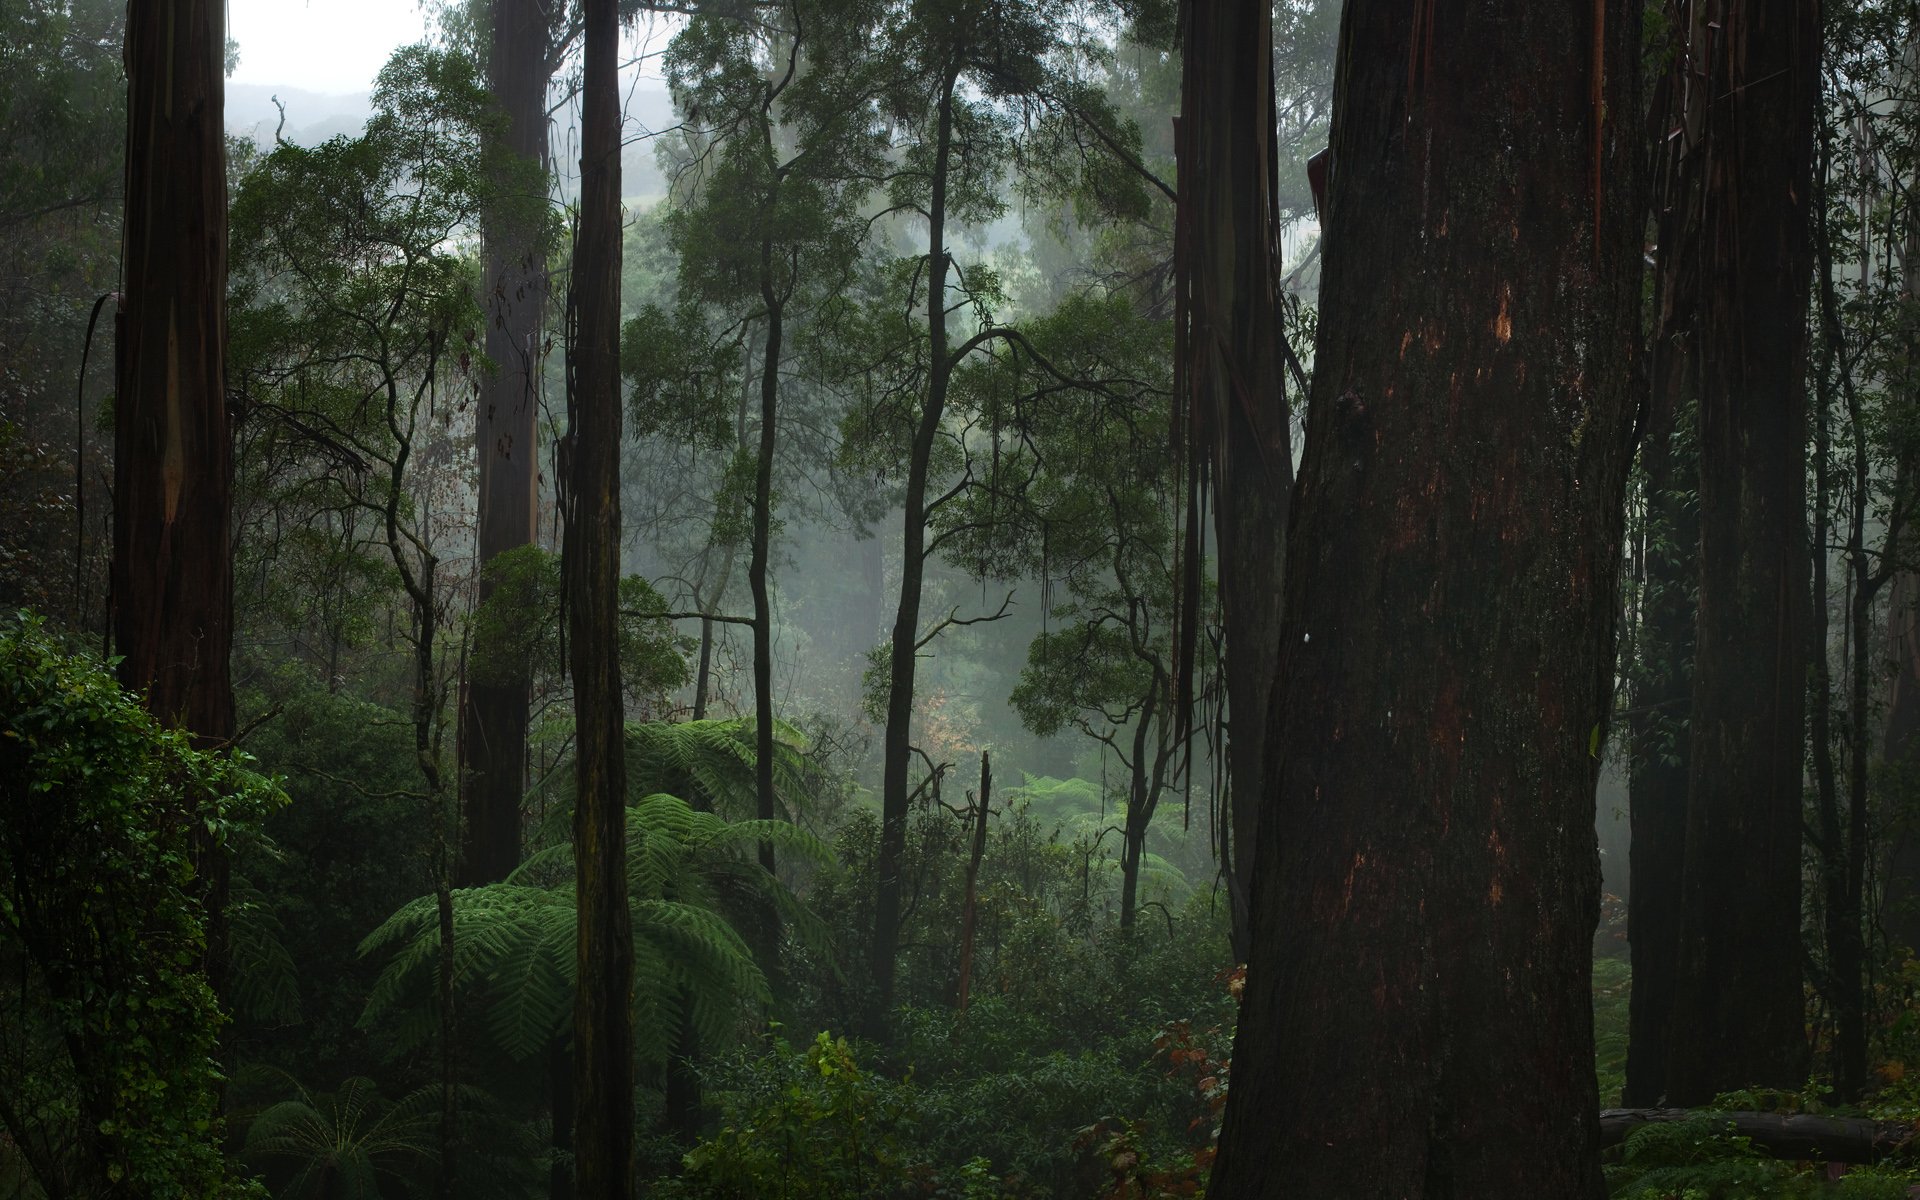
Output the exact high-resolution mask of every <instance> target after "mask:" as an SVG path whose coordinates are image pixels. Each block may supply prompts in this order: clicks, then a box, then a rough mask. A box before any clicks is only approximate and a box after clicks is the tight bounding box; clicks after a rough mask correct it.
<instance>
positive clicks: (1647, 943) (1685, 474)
mask: <svg viewBox="0 0 1920 1200" xmlns="http://www.w3.org/2000/svg"><path fill="white" fill-rule="evenodd" d="M1697 16H1698V14H1697V13H1688V12H1684V11H1679V12H1676V14H1675V19H1676V22H1678V21H1685V20H1688V19H1691V18H1695V17H1697ZM1686 33H1687V30H1686V27H1685V26H1681V27H1680V33H1679V34H1678V35H1676V37H1677V38H1678V39H1680V40H1684V38H1685V35H1686ZM1694 36H1701V35H1700V33H1699V31H1698V30H1697V29H1696V30H1695V31H1694ZM1686 72H1687V60H1686V58H1685V57H1684V56H1683V55H1676V56H1675V61H1674V65H1673V67H1672V71H1671V73H1670V74H1669V75H1668V76H1667V77H1666V78H1665V79H1663V80H1662V81H1661V85H1660V87H1659V89H1658V98H1657V99H1656V102H1655V104H1654V111H1655V112H1656V113H1658V114H1660V116H1659V118H1658V120H1659V123H1660V127H1662V128H1666V129H1671V128H1673V127H1675V126H1676V125H1677V126H1679V127H1680V128H1681V129H1683V130H1684V134H1683V136H1682V137H1679V138H1675V139H1671V140H1670V141H1669V142H1667V143H1666V145H1665V147H1664V149H1665V151H1666V152H1665V153H1664V154H1663V156H1662V157H1661V160H1660V162H1659V166H1658V171H1659V175H1658V177H1657V179H1656V180H1655V189H1656V192H1655V194H1656V196H1657V197H1658V201H1657V213H1658V217H1657V219H1658V237H1659V249H1658V263H1657V266H1656V278H1655V281H1654V318H1653V337H1652V345H1651V346H1650V348H1649V349H1650V353H1649V359H1650V361H1651V372H1650V374H1651V377H1652V378H1651V397H1650V402H1649V406H1648V420H1647V428H1646V431H1645V433H1644V435H1643V437H1642V441H1641V444H1640V466H1641V475H1642V479H1643V483H1644V486H1645V489H1646V522H1645V529H1644V531H1643V534H1644V541H1643V546H1642V550H1641V555H1640V561H1641V573H1642V577H1641V581H1640V583H1641V587H1640V612H1639V626H1638V629H1637V636H1636V639H1635V652H1636V656H1637V662H1636V668H1637V669H1636V671H1635V673H1634V682H1635V688H1634V694H1633V700H1632V706H1631V711H1632V715H1631V716H1630V717H1629V718H1628V735H1629V742H1630V746H1631V751H1630V752H1631V755H1632V758H1631V761H1630V763H1629V767H1628V771H1629V775H1628V781H1627V789H1628V790H1627V794H1628V811H1629V819H1630V826H1631V835H1630V836H1631V839H1632V840H1631V843H1630V845H1629V848H1628V876H1629V882H1630V887H1631V890H1630V891H1629V893H1628V897H1627V945H1628V952H1629V954H1630V956H1631V960H1632V967H1633V990H1632V994H1631V996H1630V998H1629V1001H1628V1019H1627V1025H1628V1038H1627V1071H1626V1087H1625V1089H1624V1091H1623V1094H1622V1099H1623V1101H1624V1102H1625V1103H1628V1104H1636V1105H1652V1104H1658V1103H1660V1101H1661V1099H1662V1097H1663V1096H1665V1094H1666V1071H1667V1030H1668V1025H1669V1023H1670V1022H1671V1020H1672V1016H1673V981H1674V969H1675V966H1676V964H1677V959H1678V955H1679V946H1680V895H1681V890H1680V881H1681V872H1682V870H1683V868H1684V864H1685V860H1686V842H1687V780H1688V769H1687V762H1688V756H1689V752H1690V749H1691V745H1692V742H1691V738H1690V736H1689V734H1688V731H1687V725H1688V716H1689V714H1690V712H1691V710H1692V705H1693V626H1694V613H1695V608H1696V597H1697V587H1698V581H1699V552H1700V518H1699V509H1698V505H1697V497H1696V496H1695V494H1694V489H1695V486H1696V484H1697V482H1698V480H1699V455H1698V440H1699V435H1698V426H1699V406H1698V402H1697V399H1696V397H1695V395H1694V389H1695V386H1696V384H1697V382H1698V379H1699V362H1698V357H1697V353H1696V347H1697V338H1698V330H1697V322H1698V313H1699V298H1700V274H1699V265H1700V243H1699V238H1700V216H1701V214H1700V196H1701V171H1700V160H1701V155H1700V154H1699V153H1698V152H1697V148H1698V147H1699V145H1700V140H1701V132H1702V122H1703V120H1704V114H1703V113H1702V112H1701V110H1700V106H1699V105H1698V104H1691V105H1690V104H1688V98H1689V97H1692V96H1696V95H1697V92H1695V91H1694V90H1693V89H1692V88H1691V87H1690V86H1689V84H1690V80H1689V77H1688V75H1687V73H1686ZM1601 1099H1602V1100H1603V1101H1605V1100H1608V1099H1610V1097H1604V1096H1603V1097H1601Z"/></svg>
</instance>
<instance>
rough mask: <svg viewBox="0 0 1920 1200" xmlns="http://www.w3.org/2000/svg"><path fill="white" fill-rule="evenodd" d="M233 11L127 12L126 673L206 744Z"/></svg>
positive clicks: (200, 863)
mask: <svg viewBox="0 0 1920 1200" xmlns="http://www.w3.org/2000/svg"><path fill="white" fill-rule="evenodd" d="M226 46H227V37H226V10H225V9H224V7H222V6H221V5H220V4H218V3H216V2H215V0H179V2H177V3H160V2H159V0H133V3H132V4H131V5H130V6H129V8H128V10H127V48H126V62H127V178H126V220H125V223H124V226H123V234H122V236H123V238H124V239H125V241H124V249H123V253H122V258H121V277H122V279H123V281H124V283H123V286H124V289H125V294H124V298H123V300H122V303H121V310H120V315H119V320H118V326H117V332H118V338H117V341H118V346H117V354H116V363H115V366H116V370H115V399H114V422H113V426H114V459H113V498H114V502H113V562H112V580H113V633H114V645H115V649H116V651H117V652H118V653H119V654H120V655H121V656H122V657H121V660H120V682H121V684H122V685H124V686H125V687H127V688H129V689H132V690H136V691H140V690H144V691H145V692H146V694H147V707H148V709H150V710H151V711H152V712H153V714H154V715H155V716H157V717H159V718H160V720H162V721H164V722H166V723H167V724H169V725H181V726H184V727H185V728H186V729H187V730H188V731H189V732H191V733H192V734H193V736H194V740H195V741H196V742H197V743H198V744H199V745H201V746H214V745H219V744H222V743H224V742H226V741H227V740H228V739H229V738H231V737H232V736H233V732H234V721H233V684H232V681H231V679H230V678H229V676H228V660H229V657H230V655H231V653H232V647H233V552H232V545H231V539H230V532H229V526H230V522H231V516H230V513H231V509H232V492H233V438H232V436H231V434H230V433H229V431H228V427H227V397H226V349H227V321H226V311H227V144H226V128H225V124H224V121H225V106H226V85H225V75H224V74H223V71H222V68H223V66H224V64H225V61H226ZM194 853H195V858H196V859H197V862H196V864H195V869H196V871H197V872H198V873H199V875H200V878H201V881H202V892H201V896H202V899H203V901H204V902H205V904H206V907H207V948H206V954H205V960H204V961H205V966H206V969H207V975H208V978H209V980H210V981H211V983H212V984H213V987H214V990H215V992H216V993H217V994H221V995H224V994H225V982H226V979H225V977H226V968H227V921H226V902H227V876H228V864H227V856H226V851H225V850H224V849H223V848H222V847H221V846H220V845H219V844H218V843H217V842H216V840H215V839H214V837H213V836H212V835H211V834H209V833H207V832H205V831H204V830H202V831H200V832H197V833H196V835H195V839H194Z"/></svg>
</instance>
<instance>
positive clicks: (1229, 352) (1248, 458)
mask: <svg viewBox="0 0 1920 1200" xmlns="http://www.w3.org/2000/svg"><path fill="white" fill-rule="evenodd" d="M1185 17H1186V23H1187V27H1186V40H1185V46H1186V62H1187V63H1188V64H1190V65H1191V67H1192V69H1190V70H1188V71H1186V73H1185V75H1184V77H1183V79H1182V85H1181V89H1182V95H1181V105H1180V107H1181V114H1182V116H1181V127H1180V141H1181V143H1182V145H1181V149H1182V158H1183V160H1184V161H1183V162H1182V164H1181V171H1180V200H1179V205H1180V220H1181V224H1182V227H1183V228H1182V233H1181V241H1182V243H1183V245H1182V247H1181V253H1180V255H1179V257H1180V259H1181V262H1182V265H1183V269H1184V273H1185V274H1186V276H1187V279H1186V280H1185V282H1184V287H1183V291H1184V292H1185V293H1186V321H1185V325H1186V328H1184V329H1182V330H1181V331H1180V334H1181V337H1182V340H1183V344H1182V346H1181V350H1180V353H1181V355H1182V361H1183V365H1184V369H1185V371H1186V375H1187V379H1188V382H1189V386H1190V387H1191V389H1192V396H1191V404H1192V406H1193V407H1192V419H1191V422H1190V428H1191V430H1192V436H1193V437H1194V439H1195V440H1196V442H1197V443H1198V442H1202V441H1204V445H1196V446H1195V450H1196V452H1198V453H1204V454H1205V455H1206V456H1207V458H1208V461H1209V467H1210V470H1211V472H1212V477H1213V493H1214V519H1215V524H1216V525H1217V527H1218V531H1219V538H1220V546H1219V553H1218V560H1219V564H1220V568H1219V570H1220V603H1221V609H1222V612H1223V616H1224V625H1225V633H1226V645H1227V654H1228V657H1227V664H1228V665H1227V671H1226V683H1227V706H1228V721H1229V726H1228V728H1229V738H1228V751H1227V771H1228V787H1227V797H1228V814H1227V815H1228V828H1227V830H1226V831H1225V836H1224V837H1223V838H1222V839H1221V844H1222V845H1223V847H1225V850H1226V853H1225V855H1224V856H1223V857H1224V859H1225V865H1226V867H1227V873H1226V879H1227V891H1228V895H1229V898H1230V901H1231V911H1232V917H1233V944H1234V951H1235V954H1236V956H1238V957H1240V958H1242V959H1244V958H1245V957H1246V954H1247V949H1248V927H1247V903H1248V898H1249V896H1250V894H1251V893H1250V885H1251V881H1252V872H1253V857H1254V856H1253V847H1254V830H1255V826H1256V823H1257V817H1258V815H1259V811H1260V798H1261V797H1262V796H1263V795H1265V794H1266V790H1265V782H1264V779H1265V777H1264V775H1263V765H1262V759H1263V754H1264V751H1265V743H1266V728H1267V719H1266V711H1267V699H1268V694H1269V693H1270V692H1271V690H1272V688H1273V672H1274V666H1275V664H1276V663H1277V662H1278V659H1279V653H1280V591H1281V572H1282V569H1283V567H1284V566H1285V544H1286V530H1287V505H1288V497H1289V494H1290V492H1291V489H1292V487H1293V457H1292V450H1291V447H1290V444H1289V443H1290V439H1289V434H1288V412H1287V396H1286V387H1285V382H1284V381H1285V367H1284V356H1283V350H1282V345H1281V328H1280V312H1279V300H1280V295H1279V278H1280V256H1279V244H1278V236H1279V220H1278V197H1277V191H1278V175H1277V172H1278V169H1279V153H1278V146H1277V145H1276V135H1275V125H1276V121H1275V116H1274V110H1273V10H1272V8H1271V6H1270V5H1268V4H1265V3H1258V2H1255V0H1188V3H1187V4H1186V5H1185ZM1192 566H1193V568H1194V569H1197V567H1198V563H1197V562H1195V563H1194V564H1192ZM1184 619H1185V620H1187V621H1190V622H1191V621H1197V620H1198V619H1199V614H1198V613H1190V614H1186V615H1185V617H1184Z"/></svg>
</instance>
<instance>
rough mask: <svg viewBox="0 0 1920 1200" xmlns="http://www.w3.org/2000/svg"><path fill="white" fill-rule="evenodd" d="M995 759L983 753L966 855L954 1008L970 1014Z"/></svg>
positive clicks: (981, 753)
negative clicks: (983, 860) (982, 863)
mask: <svg viewBox="0 0 1920 1200" xmlns="http://www.w3.org/2000/svg"><path fill="white" fill-rule="evenodd" d="M992 797H993V759H992V758H991V756H989V755H988V753H987V752H986V751H985V750H982V751H981V752H980V796H979V799H977V800H976V801H975V802H974V806H973V844H972V846H971V847H969V849H968V851H967V886H966V891H965V893H964V898H963V899H962V900H961V907H960V984H959V987H958V988H957V989H956V993H955V1000H954V1007H955V1008H956V1009H958V1010H959V1011H960V1012H962V1013H964V1012H966V1011H967V996H968V994H969V993H970V992H971V991H972V989H973V932H974V926H975V925H976V924H977V923H978V921H979V907H980V863H981V860H982V859H984V858H986V856H987V820H988V818H990V817H991V816H992V815H993V806H992Z"/></svg>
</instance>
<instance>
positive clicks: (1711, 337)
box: [1666, 0, 1820, 1105]
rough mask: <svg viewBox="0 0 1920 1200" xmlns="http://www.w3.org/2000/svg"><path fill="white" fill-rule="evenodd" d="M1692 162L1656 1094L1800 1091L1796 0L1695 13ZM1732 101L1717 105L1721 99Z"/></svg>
mask: <svg viewBox="0 0 1920 1200" xmlns="http://www.w3.org/2000/svg"><path fill="white" fill-rule="evenodd" d="M1695 3H1696V4H1699V5H1701V6H1703V11H1704V19H1703V20H1701V21H1699V22H1697V24H1698V25H1701V26H1704V27H1705V28H1706V30H1707V31H1708V37H1706V38H1703V39H1700V40H1699V41H1697V42H1696V43H1695V44H1694V45H1693V46H1691V47H1690V49H1689V56H1690V59H1691V61H1693V62H1694V63H1695V70H1696V71H1698V72H1700V73H1702V75H1703V78H1702V80H1701V81H1700V85H1699V86H1700V91H1701V92H1702V94H1703V95H1704V96H1707V97H1711V98H1712V102H1711V103H1709V104H1708V106H1707V112H1706V116H1705V126H1706V133H1705V144H1704V147H1703V149H1702V153H1703V154H1704V156H1705V157H1704V162H1703V165H1702V170H1703V171H1704V172H1705V174H1704V178H1703V184H1702V186H1703V189H1704V199H1703V202H1702V206H1701V212H1702V229H1701V255H1702V259H1701V268H1700V269H1701V272H1702V275H1703V278H1704V279H1705V280H1707V281H1710V282H1708V283H1707V284H1706V285H1705V286H1703V288H1702V291H1701V297H1700V311H1699V321H1698V328H1699V347H1700V350H1699V370H1700V382H1699V398H1700V608H1699V618H1698V625H1697V627H1696V629H1697V632H1696V643H1695V645H1696V650H1695V658H1694V676H1693V716H1692V761H1691V763H1690V764H1689V765H1690V770H1691V781H1690V787H1689V800H1688V810H1687V848H1686V866H1685V870H1684V878H1683V884H1682V889H1683V890H1682V901H1681V917H1680V922H1681V924H1680V938H1679V948H1678V957H1677V967H1676V973H1675V989H1674V1007H1673V1014H1672V1018H1671V1024H1670V1028H1669V1035H1668V1036H1669V1041H1668V1062H1667V1079H1666V1085H1667V1087H1666V1095H1667V1100H1668V1101H1669V1102H1671V1103H1673V1104H1679V1105H1697V1104H1704V1103H1707V1102H1708V1101H1710V1100H1711V1099H1712V1098H1713V1097H1714V1096H1715V1095H1716V1094H1717V1093H1720V1092H1726V1091H1733V1090H1736V1089H1739V1088H1745V1087H1752V1086H1762V1087H1782V1088H1795V1087H1798V1086H1800V1085H1801V1084H1803V1083H1804V1082H1805V1081H1806V1066H1807V1037H1806V1018H1805V1008H1806V1001H1805V997H1804V995H1803V993H1802V990H1801V955H1802V948H1801V939H1800V872H1801V860H1800V850H1801V822H1802V820H1803V814H1802V802H1803V785H1802V779H1803V772H1804V766H1805V759H1806V687H1807V643H1806V634H1805V630H1806V627H1807V626H1806V612H1807V595H1808V587H1809V579H1808V554H1807V529H1806V469H1807V450H1806V439H1807V401H1806V353H1807V337H1806V328H1807V301H1808V299H1809V295H1808V287H1809V284H1810V281H1811V277H1812V267H1813V262H1812V254H1813V250H1812V241H1811V237H1810V233H1811V231H1810V227H1809V223H1808V218H1809V205H1810V201H1811V196H1812V182H1813V181H1812V150H1813V120H1814V109H1815V105H1816V102H1817V100H1818V96H1819V75H1818V72H1819V53H1820V9H1819V4H1818V2H1817V0H1783V2H1782V3H1779V4H1771V5H1735V4H1732V3H1730V2H1728V0H1695ZM1734 97H1738V103H1737V104H1736V103H1734V101H1733V98H1734Z"/></svg>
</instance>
